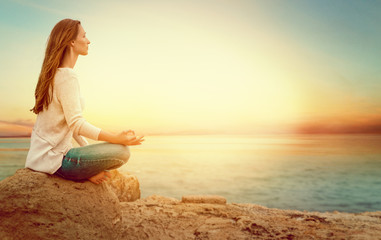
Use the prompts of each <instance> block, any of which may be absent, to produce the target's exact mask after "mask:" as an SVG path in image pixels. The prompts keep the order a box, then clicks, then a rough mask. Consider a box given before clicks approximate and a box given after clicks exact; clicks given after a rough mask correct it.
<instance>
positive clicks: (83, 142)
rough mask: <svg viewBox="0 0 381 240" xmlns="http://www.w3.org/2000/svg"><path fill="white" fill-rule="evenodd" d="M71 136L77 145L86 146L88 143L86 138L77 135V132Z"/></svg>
mask: <svg viewBox="0 0 381 240" xmlns="http://www.w3.org/2000/svg"><path fill="white" fill-rule="evenodd" d="M73 138H74V139H75V141H76V142H77V143H78V144H79V146H81V147H83V146H87V145H89V142H88V141H87V140H86V138H84V137H82V136H80V135H77V134H73Z"/></svg>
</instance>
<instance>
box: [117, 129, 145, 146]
mask: <svg viewBox="0 0 381 240" xmlns="http://www.w3.org/2000/svg"><path fill="white" fill-rule="evenodd" d="M143 137H144V136H136V135H135V132H134V131H132V130H128V131H123V132H121V133H119V134H118V138H119V143H120V144H123V145H128V146H131V145H140V144H142V142H143V141H144V139H143Z"/></svg>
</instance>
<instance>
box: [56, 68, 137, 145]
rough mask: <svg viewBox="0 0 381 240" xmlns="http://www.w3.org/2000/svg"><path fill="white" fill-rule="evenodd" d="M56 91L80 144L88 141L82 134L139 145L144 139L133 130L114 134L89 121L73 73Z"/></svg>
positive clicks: (119, 142)
mask: <svg viewBox="0 0 381 240" xmlns="http://www.w3.org/2000/svg"><path fill="white" fill-rule="evenodd" d="M56 92H57V97H58V100H59V101H60V103H61V105H62V109H63V112H64V115H65V119H66V122H67V124H68V126H69V128H70V129H71V130H72V131H73V136H74V137H75V140H76V141H77V142H78V143H79V145H81V146H82V144H85V143H86V142H87V141H85V140H84V139H83V138H82V137H81V136H85V137H88V138H90V139H94V140H99V141H106V142H110V143H116V144H123V145H139V144H141V142H142V141H144V139H143V136H141V137H136V136H135V133H134V132H133V131H131V130H129V131H123V132H120V133H119V134H113V133H109V132H106V131H104V130H101V129H100V128H97V127H95V126H93V125H91V124H90V123H88V122H87V121H86V120H85V118H84V117H83V116H82V107H81V102H80V92H79V84H78V80H77V78H76V76H75V75H74V74H73V73H71V74H70V75H69V76H68V77H67V79H65V81H63V82H60V84H57V89H56ZM80 135H81V136H80Z"/></svg>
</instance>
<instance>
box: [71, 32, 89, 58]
mask: <svg viewBox="0 0 381 240" xmlns="http://www.w3.org/2000/svg"><path fill="white" fill-rule="evenodd" d="M89 44H90V41H89V39H87V37H86V32H85V30H84V29H83V27H82V26H81V25H78V35H77V38H76V39H75V40H74V44H73V50H74V52H75V53H78V54H79V55H87V52H88V50H89V46H88V45H89Z"/></svg>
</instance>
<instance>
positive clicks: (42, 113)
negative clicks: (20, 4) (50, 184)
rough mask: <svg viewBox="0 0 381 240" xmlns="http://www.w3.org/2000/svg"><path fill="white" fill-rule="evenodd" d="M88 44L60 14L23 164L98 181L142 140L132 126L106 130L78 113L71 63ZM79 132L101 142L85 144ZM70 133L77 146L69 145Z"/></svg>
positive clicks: (81, 31) (78, 25) (80, 104)
mask: <svg viewBox="0 0 381 240" xmlns="http://www.w3.org/2000/svg"><path fill="white" fill-rule="evenodd" d="M89 44H90V41H89V40H88V39H87V38H86V33H85V31H84V29H83V27H82V26H81V23H80V22H79V21H76V20H72V19H64V20H62V21H60V22H58V23H57V24H56V26H55V27H54V28H53V30H52V32H51V33H50V36H49V40H48V44H47V47H46V52H45V58H44V62H43V64H42V68H41V73H40V76H39V79H38V83H37V87H36V91H35V100H36V101H35V106H34V108H33V109H31V111H33V112H34V113H35V114H37V119H36V123H35V125H34V128H33V131H32V135H31V145H30V149H29V152H28V156H27V159H26V163H25V167H27V168H30V169H33V170H36V171H41V172H46V173H49V174H56V175H58V176H61V177H63V178H66V179H70V180H85V179H88V180H90V181H91V182H93V183H95V184H99V183H101V182H103V181H105V180H106V179H107V177H109V176H110V175H109V173H108V172H107V170H109V169H115V168H118V167H120V166H122V165H123V164H124V163H126V162H127V160H128V158H129V156H130V153H129V149H128V145H139V144H141V142H142V141H144V139H143V137H137V136H135V133H134V131H132V130H128V131H122V132H120V133H119V134H113V133H109V132H106V131H104V130H103V129H100V128H97V127H95V126H93V125H91V124H90V123H88V122H87V121H86V120H85V119H84V118H83V116H82V108H83V99H82V98H81V97H80V89H79V84H78V80H77V76H76V74H75V72H74V71H73V68H74V66H75V63H76V61H77V59H78V56H79V55H87V52H88V45H89ZM83 136H84V137H87V138H91V139H94V140H99V141H106V143H100V144H93V145H88V142H87V141H86V139H85V138H83ZM72 137H73V138H74V139H75V140H76V141H77V142H78V144H79V145H80V146H81V147H78V148H72V144H71V141H72Z"/></svg>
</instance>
